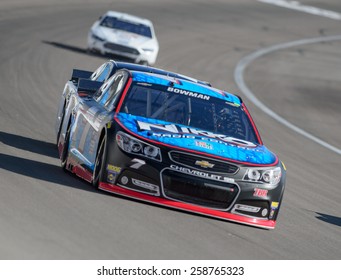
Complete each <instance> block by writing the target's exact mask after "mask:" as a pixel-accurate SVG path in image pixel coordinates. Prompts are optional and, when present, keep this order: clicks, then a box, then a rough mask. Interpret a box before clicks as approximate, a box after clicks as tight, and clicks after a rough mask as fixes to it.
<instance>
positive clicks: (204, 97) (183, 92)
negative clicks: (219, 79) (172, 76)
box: [167, 87, 211, 100]
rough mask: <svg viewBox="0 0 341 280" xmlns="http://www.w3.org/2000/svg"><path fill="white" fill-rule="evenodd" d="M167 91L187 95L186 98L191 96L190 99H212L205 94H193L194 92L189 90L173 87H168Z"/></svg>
mask: <svg viewBox="0 0 341 280" xmlns="http://www.w3.org/2000/svg"><path fill="white" fill-rule="evenodd" d="M167 91H169V92H174V93H178V94H182V95H186V96H189V97H194V98H199V99H204V100H210V98H211V97H210V96H208V95H204V94H201V93H197V92H193V91H189V90H184V89H178V88H173V87H168V88H167Z"/></svg>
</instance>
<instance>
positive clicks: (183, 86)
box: [133, 72, 241, 106]
mask: <svg viewBox="0 0 341 280" xmlns="http://www.w3.org/2000/svg"><path fill="white" fill-rule="evenodd" d="M133 81H135V82H141V83H150V84H157V85H162V86H169V85H170V82H172V81H174V78H168V79H167V78H165V77H163V76H157V75H153V76H151V75H146V74H144V73H141V72H133ZM175 81H178V80H177V79H175ZM172 88H173V89H177V90H178V91H179V92H180V94H181V91H184V92H186V91H191V92H195V93H200V94H203V95H206V96H211V97H215V98H219V99H223V100H226V101H227V102H230V103H233V104H235V105H237V106H240V105H241V103H240V100H239V98H238V97H237V96H235V95H233V94H231V93H228V92H226V91H221V90H218V89H215V88H212V87H208V86H203V85H202V84H197V83H194V82H190V81H186V80H181V81H180V82H179V83H177V82H175V83H174V84H172ZM173 91H174V90H173ZM174 92H175V91H174ZM176 93H178V92H176Z"/></svg>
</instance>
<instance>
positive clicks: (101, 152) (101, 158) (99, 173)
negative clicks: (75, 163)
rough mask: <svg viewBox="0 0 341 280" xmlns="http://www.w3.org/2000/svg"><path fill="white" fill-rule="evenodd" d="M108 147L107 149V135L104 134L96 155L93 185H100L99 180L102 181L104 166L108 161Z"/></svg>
mask: <svg viewBox="0 0 341 280" xmlns="http://www.w3.org/2000/svg"><path fill="white" fill-rule="evenodd" d="M106 149H107V139H106V136H104V137H103V138H102V139H101V142H100V144H99V148H98V151H97V155H96V160H95V167H94V171H93V174H92V185H93V186H94V187H98V184H99V182H100V181H101V179H102V177H103V173H104V166H105V161H106Z"/></svg>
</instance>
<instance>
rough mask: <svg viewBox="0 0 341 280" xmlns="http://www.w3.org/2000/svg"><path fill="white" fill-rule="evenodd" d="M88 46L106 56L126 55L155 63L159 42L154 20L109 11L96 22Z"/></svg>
mask: <svg viewBox="0 0 341 280" xmlns="http://www.w3.org/2000/svg"><path fill="white" fill-rule="evenodd" d="M87 49H88V51H89V52H99V53H101V54H102V55H107V54H113V55H118V56H123V57H126V58H129V59H131V60H132V61H133V62H135V63H140V64H144V65H154V64H155V61H156V58H157V55H158V52H159V43H158V40H157V38H156V36H155V31H154V27H153V24H152V22H151V21H150V20H148V19H143V18H140V17H137V16H133V15H129V14H126V13H121V12H116V11H108V12H106V13H105V14H104V15H103V16H101V17H100V18H99V19H98V20H97V21H95V23H94V24H93V25H92V27H91V29H90V31H89V34H88V46H87Z"/></svg>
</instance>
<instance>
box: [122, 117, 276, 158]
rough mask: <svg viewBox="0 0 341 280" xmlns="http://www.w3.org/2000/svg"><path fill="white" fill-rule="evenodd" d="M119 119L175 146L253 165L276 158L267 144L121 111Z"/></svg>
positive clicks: (140, 132)
mask: <svg viewBox="0 0 341 280" xmlns="http://www.w3.org/2000/svg"><path fill="white" fill-rule="evenodd" d="M117 118H118V119H119V121H120V122H121V123H122V124H123V125H124V126H125V127H126V128H127V129H128V130H130V131H131V132H132V133H135V134H137V135H139V136H141V137H143V138H145V139H150V140H153V141H157V142H160V143H163V144H167V145H171V146H174V147H179V148H185V149H189V150H193V151H198V152H203V153H209V154H213V155H215V156H219V157H223V158H226V159H227V160H228V159H231V160H235V161H242V162H248V163H252V164H262V165H267V164H273V163H274V162H275V161H276V156H275V155H274V154H273V153H272V152H270V151H269V150H268V149H267V148H266V147H265V146H262V145H256V144H254V143H251V142H247V141H243V140H239V139H235V138H231V137H227V136H224V135H221V134H214V133H211V132H206V131H202V130H198V129H194V128H190V127H187V126H183V125H178V124H172V123H168V122H165V121H160V120H155V119H148V118H144V117H138V116H133V115H130V114H126V113H118V114H117ZM204 142H205V143H206V145H204V144H203V143H204ZM198 143H200V144H198ZM208 147H209V148H208Z"/></svg>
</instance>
